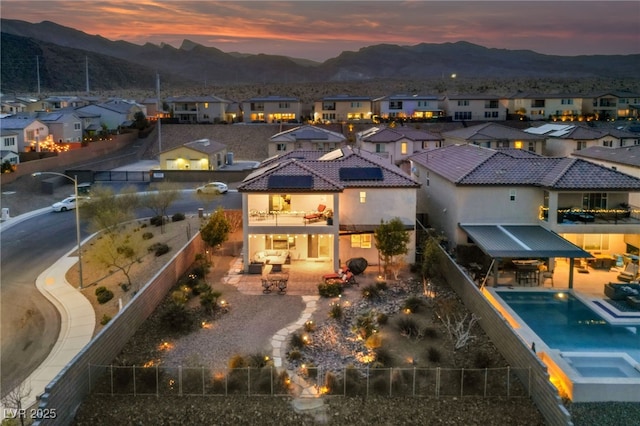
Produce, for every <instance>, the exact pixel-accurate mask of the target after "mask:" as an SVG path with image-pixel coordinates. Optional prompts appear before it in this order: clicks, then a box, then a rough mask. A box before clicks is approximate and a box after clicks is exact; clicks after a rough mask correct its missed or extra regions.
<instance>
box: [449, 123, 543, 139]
mask: <svg viewBox="0 0 640 426" xmlns="http://www.w3.org/2000/svg"><path fill="white" fill-rule="evenodd" d="M442 136H444V137H450V138H456V139H462V140H466V141H469V142H473V141H487V140H497V139H508V140H526V141H531V140H540V139H541V138H540V136H539V135H532V134H529V133H526V132H523V131H522V130H519V129H515V128H513V127H508V126H503V125H501V124H497V123H484V124H478V125H476V126H471V127H465V128H462V129H457V130H452V131H450V132H443V133H442Z"/></svg>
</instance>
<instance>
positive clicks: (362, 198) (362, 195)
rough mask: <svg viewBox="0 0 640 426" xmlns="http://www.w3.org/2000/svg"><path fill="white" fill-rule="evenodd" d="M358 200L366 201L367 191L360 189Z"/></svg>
mask: <svg viewBox="0 0 640 426" xmlns="http://www.w3.org/2000/svg"><path fill="white" fill-rule="evenodd" d="M360 202H361V203H366V202H367V193H366V192H365V191H360Z"/></svg>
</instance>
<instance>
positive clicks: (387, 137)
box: [356, 125, 442, 165]
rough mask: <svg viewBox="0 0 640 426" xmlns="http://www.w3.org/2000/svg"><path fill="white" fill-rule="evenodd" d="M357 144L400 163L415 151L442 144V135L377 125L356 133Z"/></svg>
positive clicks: (404, 127)
mask: <svg viewBox="0 0 640 426" xmlns="http://www.w3.org/2000/svg"><path fill="white" fill-rule="evenodd" d="M356 146H357V147H359V148H362V149H364V150H365V151H369V152H372V153H375V154H376V155H378V156H380V157H382V158H386V159H388V160H389V162H390V163H393V164H396V165H397V164H399V163H401V162H402V161H404V160H406V159H407V158H408V157H409V156H410V155H412V154H413V153H414V152H417V151H421V150H423V149H428V148H439V147H441V146H442V137H441V136H440V135H436V134H433V133H430V132H428V131H426V130H422V129H417V128H415V127H412V126H409V125H406V126H400V125H396V126H377V127H371V128H369V129H367V130H364V131H362V132H358V133H356Z"/></svg>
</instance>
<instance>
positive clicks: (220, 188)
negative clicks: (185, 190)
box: [196, 182, 229, 194]
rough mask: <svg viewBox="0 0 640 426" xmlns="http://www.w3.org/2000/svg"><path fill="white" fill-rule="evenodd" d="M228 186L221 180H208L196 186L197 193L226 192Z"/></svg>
mask: <svg viewBox="0 0 640 426" xmlns="http://www.w3.org/2000/svg"><path fill="white" fill-rule="evenodd" d="M228 190H229V188H228V187H227V184H225V183H222V182H209V183H206V184H204V185H202V186H199V187H197V188H196V192H197V193H198V194H226V193H227V191H228Z"/></svg>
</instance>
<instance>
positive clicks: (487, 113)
mask: <svg viewBox="0 0 640 426" xmlns="http://www.w3.org/2000/svg"><path fill="white" fill-rule="evenodd" d="M484 118H498V111H485V112H484Z"/></svg>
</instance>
